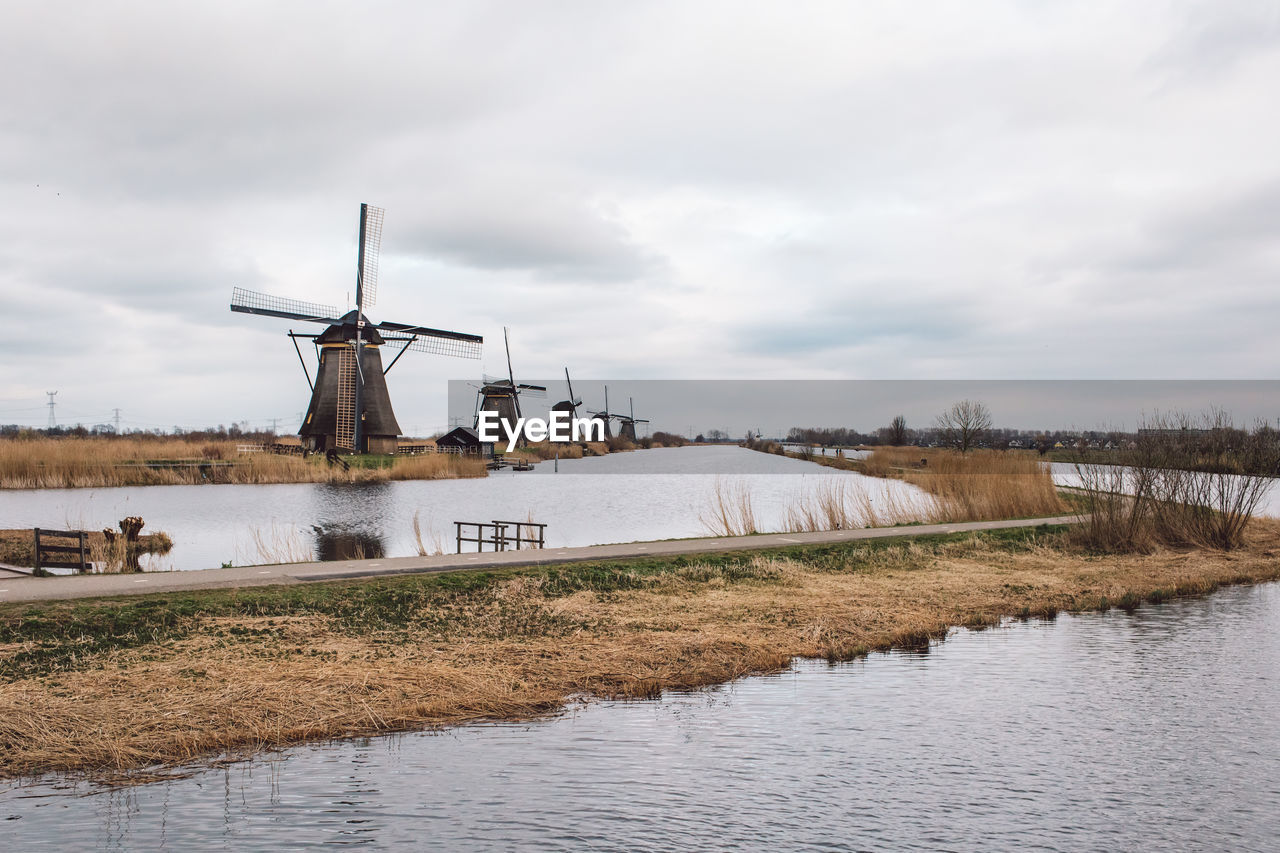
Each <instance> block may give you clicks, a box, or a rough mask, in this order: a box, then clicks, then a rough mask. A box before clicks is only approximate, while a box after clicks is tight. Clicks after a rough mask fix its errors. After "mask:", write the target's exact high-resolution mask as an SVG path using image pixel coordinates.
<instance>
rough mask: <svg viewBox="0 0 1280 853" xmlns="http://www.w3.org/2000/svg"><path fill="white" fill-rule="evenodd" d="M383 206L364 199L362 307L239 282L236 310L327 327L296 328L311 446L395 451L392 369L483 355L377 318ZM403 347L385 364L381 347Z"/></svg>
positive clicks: (438, 332)
mask: <svg viewBox="0 0 1280 853" xmlns="http://www.w3.org/2000/svg"><path fill="white" fill-rule="evenodd" d="M382 217H383V211H382V208H379V207H370V206H369V205H367V204H362V205H360V247H359V252H358V255H357V260H356V307H355V310H354V311H348V312H347V313H345V314H342V315H339V312H338V309H336V308H333V307H331V306H328V305H317V304H314V303H310V302H301V301H298V300H295V299H285V298H282V297H279V296H270V295H268V294H265V293H255V292H254V291H251V290H244V289H242V288H239V287H237V288H234V289H233V290H232V293H231V310H232V311H238V312H240V313H243V314H262V315H265V316H267V317H282V318H284V319H287V320H302V321H305V322H308V323H320V324H322V325H325V326H327V328H326V329H325V330H324V331H323V332H321V333H319V334H316V335H308V334H296V333H294V331H293V330H292V329H290V330H289V337H290V338H292V339H293V345H294V349H295V350H297V352H298V360H299V361H301V362H302V370H303V373H304V374H306V376H307V384H308V385H310V386H311V402H310V404H309V405H308V406H307V413H306V416H305V418H304V419H303V422H302V427H301V428H300V429H299V430H298V434H299V435H301V436H302V444H303V446H304V447H306V448H307V449H309V450H314V451H328V450H337V451H342V452H347V453H351V452H355V453H395V452H396V443H397V438H398V437H399V435H400V424H399V423H397V421H396V416H395V412H394V411H393V410H392V408H391V397H390V395H389V394H388V393H387V382H386V378H385V377H386V374H387V373H388V372H389V371H390V370H391V368H392V367H394V366H395V364H396V362H397V361H399V360H400V357H401V356H402V355H404V354H405V353H406V352H408V351H409V350H413V351H415V352H425V353H434V354H436V355H452V356H457V357H459V358H479V357H480V347H481V345H482V344H483V343H484V338H482V337H480V336H479V335H469V334H466V333H463V332H448V331H444V330H442V329H432V328H428V327H426V326H419V325H413V324H408V323H395V322H391V321H389V320H387V321H383V322H381V323H376V324H375V323H371V322H370V321H369V318H368V317H367V316H366V315H365V309H366V308H368V307H370V306H372V305H373V303H374V301H375V299H376V298H377V294H378V256H379V254H380V251H381V245H382ZM299 338H307V339H310V340H311V342H312V343H313V344H315V347H316V352H317V356H318V359H319V365H318V366H317V368H316V380H315V382H314V383H312V382H311V375H310V374H309V373H307V363H306V360H305V359H303V357H302V350H301V349H300V348H299V347H298V339H299ZM384 346H398V347H399V351H398V352H396V355H395V358H393V359H391V363H390V364H388V365H387V366H386V367H385V368H384V367H383V366H382V353H381V348H382V347H384Z"/></svg>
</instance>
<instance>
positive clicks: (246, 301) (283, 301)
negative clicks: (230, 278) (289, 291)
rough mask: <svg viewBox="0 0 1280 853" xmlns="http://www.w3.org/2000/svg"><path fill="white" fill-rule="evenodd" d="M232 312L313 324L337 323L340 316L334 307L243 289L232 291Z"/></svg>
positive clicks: (233, 289) (236, 288)
mask: <svg viewBox="0 0 1280 853" xmlns="http://www.w3.org/2000/svg"><path fill="white" fill-rule="evenodd" d="M231 310H232V311H238V312H240V313H241V314H262V315H264V316H267V317H283V318H285V319H286V320H308V321H310V322H312V323H336V322H338V319H337V318H338V317H339V316H340V314H339V312H338V309H337V308H334V307H333V306H332V305H318V304H316V303H314V302H303V301H302V300H300V299H289V298H287V297H284V296H272V295H271V294H269V293H258V292H257V291H254V290H245V289H244V288H242V287H235V288H232V290H231Z"/></svg>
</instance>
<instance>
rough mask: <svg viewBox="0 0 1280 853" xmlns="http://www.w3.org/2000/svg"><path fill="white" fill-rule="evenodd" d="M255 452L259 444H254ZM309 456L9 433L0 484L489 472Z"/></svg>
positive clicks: (424, 462)
mask: <svg viewBox="0 0 1280 853" xmlns="http://www.w3.org/2000/svg"><path fill="white" fill-rule="evenodd" d="M249 447H252V448H253V449H254V450H255V451H257V448H258V447H259V446H258V445H250V446H249ZM346 459H347V466H346V467H344V466H343V465H342V464H333V463H330V462H329V461H328V460H326V459H325V457H324V455H323V454H313V455H311V456H308V457H306V458H304V457H302V456H301V455H288V454H278V453H267V452H242V445H241V444H239V443H237V442H235V441H185V440H183V439H180V438H150V439H145V438H128V437H125V438H114V437H88V438H77V437H68V438H6V439H3V440H0V489H71V488H104V487H115V486H181V485H200V484H205V483H223V484H226V483H232V484H240V485H263V484H268V483H369V482H385V481H388V480H444V479H458V478H464V477H483V476H485V473H486V472H485V465H484V462H483V460H480V459H477V458H474V457H461V456H458V455H456V454H449V453H425V454H421V455H414V456H356V457H346Z"/></svg>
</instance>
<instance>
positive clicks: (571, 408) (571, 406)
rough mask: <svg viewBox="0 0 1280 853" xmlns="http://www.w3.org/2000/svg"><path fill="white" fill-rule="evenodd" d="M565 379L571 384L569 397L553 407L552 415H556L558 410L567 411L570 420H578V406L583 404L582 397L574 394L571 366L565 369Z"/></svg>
mask: <svg viewBox="0 0 1280 853" xmlns="http://www.w3.org/2000/svg"><path fill="white" fill-rule="evenodd" d="M564 381H565V383H566V384H567V385H568V386H569V399H567V400H561V401H560V402H559V403H556V404H555V405H554V406H552V407H551V416H552V417H555V413H556V412H567V413H568V414H569V419H570V422H572V421H574V420H577V418H578V407H579V406H581V405H582V398H581V397H575V396H574V394H573V380H572V379H570V378H569V368H567V367H566V368H565V369H564Z"/></svg>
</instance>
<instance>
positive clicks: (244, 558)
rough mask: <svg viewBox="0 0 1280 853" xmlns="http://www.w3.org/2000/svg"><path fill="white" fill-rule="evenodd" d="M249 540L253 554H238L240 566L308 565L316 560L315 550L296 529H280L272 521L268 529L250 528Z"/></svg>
mask: <svg viewBox="0 0 1280 853" xmlns="http://www.w3.org/2000/svg"><path fill="white" fill-rule="evenodd" d="M249 540H250V541H251V542H252V543H253V548H254V552H252V553H249V554H247V555H246V554H239V555H238V557H239V562H240V564H241V565H247V566H269V565H274V564H277V563H310V562H313V561H314V560H315V559H316V552H315V548H314V547H313V546H312V544H311V543H310V542H308V541H307V540H306V539H305V538H304V537H303V535H302V534H301V533H299V532H298V530H297V529H296V528H293V527H281V526H279V525H277V524H276V523H275V522H274V521H273V522H271V526H270V527H268V528H262V527H251V528H250V529H249Z"/></svg>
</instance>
